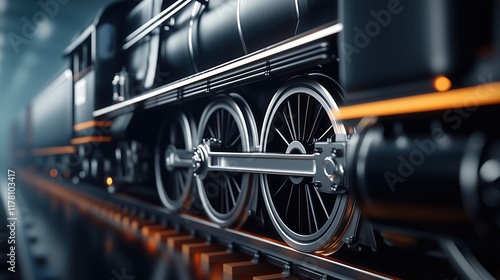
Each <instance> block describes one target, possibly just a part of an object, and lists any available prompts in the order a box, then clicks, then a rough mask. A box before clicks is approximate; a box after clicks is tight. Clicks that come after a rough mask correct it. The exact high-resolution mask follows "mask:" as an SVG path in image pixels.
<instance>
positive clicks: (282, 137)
mask: <svg viewBox="0 0 500 280" xmlns="http://www.w3.org/2000/svg"><path fill="white" fill-rule="evenodd" d="M274 130H276V132H278V134H279V135H280V136H281V139H283V141H285V143H286V145H287V146H288V145H290V143H289V142H288V141H287V140H286V139H285V136H283V134H281V132H280V131H279V130H278V129H277V128H276V127H274Z"/></svg>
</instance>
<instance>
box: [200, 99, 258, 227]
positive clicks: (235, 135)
mask: <svg viewBox="0 0 500 280" xmlns="http://www.w3.org/2000/svg"><path fill="white" fill-rule="evenodd" d="M198 141H199V143H200V144H201V143H204V142H207V141H209V142H210V149H211V151H213V152H238V153H240V152H252V151H255V143H256V142H257V139H256V126H255V121H254V119H253V116H252V114H251V111H250V109H249V107H248V105H247V103H246V102H245V101H244V100H243V99H242V98H241V97H240V96H239V95H236V94H231V95H230V96H225V95H224V96H223V95H221V96H218V97H216V98H215V99H214V100H213V101H212V102H211V103H210V104H208V106H207V107H206V108H205V110H204V111H203V114H202V116H201V119H200V126H199V134H198ZM254 176H255V175H253V174H248V173H236V172H219V171H209V172H206V174H198V176H197V177H196V182H197V185H198V192H199V194H200V197H201V202H202V204H203V208H204V209H205V211H206V213H207V215H208V217H209V218H210V219H211V220H212V221H213V222H215V223H217V224H218V225H220V226H236V227H237V226H239V225H241V224H242V222H243V221H244V220H245V219H246V216H247V212H248V207H249V201H250V199H251V196H252V194H253V191H254V186H253V184H254V183H255V181H256V180H255V178H254Z"/></svg>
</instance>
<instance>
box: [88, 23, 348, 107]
mask: <svg viewBox="0 0 500 280" xmlns="http://www.w3.org/2000/svg"><path fill="white" fill-rule="evenodd" d="M342 29H343V25H342V23H335V24H332V25H329V26H327V27H325V28H323V29H321V30H318V31H316V32H313V33H310V34H307V35H304V36H302V37H299V38H297V39H295V40H292V41H288V42H286V43H282V44H278V45H276V46H274V47H270V48H266V49H263V50H261V51H257V52H255V53H252V54H250V55H245V56H242V57H240V58H237V59H235V60H232V61H229V62H227V63H224V64H221V65H219V66H216V67H214V68H211V69H209V70H207V71H204V72H200V73H198V74H195V75H193V76H190V77H188V78H185V79H182V80H180V81H178V82H174V83H171V84H168V85H165V86H162V87H160V88H157V89H154V90H152V91H151V92H148V93H145V94H142V95H140V96H136V97H134V98H131V99H128V100H125V101H123V102H120V103H117V104H113V105H111V106H108V107H104V108H102V109H99V110H96V111H94V112H93V113H92V115H93V116H94V117H98V116H102V115H105V114H108V113H111V112H113V111H115V110H118V109H121V108H125V107H127V106H130V105H134V104H137V103H139V102H142V101H144V100H147V99H149V98H152V97H155V96H158V95H161V94H163V93H165V92H169V91H173V90H177V89H179V88H182V87H185V86H187V85H190V84H192V83H196V82H199V81H203V80H206V79H209V78H212V77H214V76H216V75H219V74H222V73H224V72H227V71H231V70H234V69H236V68H238V67H242V66H245V65H247V64H250V63H252V62H256V61H258V60H261V59H266V58H269V57H271V56H273V55H276V54H279V53H282V52H285V51H287V50H290V49H293V48H297V47H300V46H303V45H306V44H308V43H311V42H314V41H317V40H321V39H323V38H326V37H328V36H332V35H334V34H337V33H339V32H340V31H342Z"/></svg>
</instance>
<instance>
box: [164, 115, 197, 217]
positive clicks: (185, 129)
mask: <svg viewBox="0 0 500 280" xmlns="http://www.w3.org/2000/svg"><path fill="white" fill-rule="evenodd" d="M193 130H194V124H193V122H192V120H191V118H190V117H188V115H187V114H185V113H176V114H174V116H173V117H171V118H169V119H168V120H167V122H166V123H165V124H164V126H163V127H162V130H161V132H160V135H159V137H158V142H157V145H156V151H155V173H156V185H157V187H158V194H159V196H160V199H161V201H162V203H163V205H164V206H165V207H166V208H167V209H168V210H170V211H172V212H175V211H179V210H181V209H187V208H188V206H189V202H190V201H189V200H188V199H187V198H188V195H189V192H190V189H191V185H192V178H193V169H192V168H185V167H176V168H171V167H169V166H167V163H166V158H167V154H168V153H170V152H171V151H172V149H178V150H186V149H188V150H190V149H192V147H193Z"/></svg>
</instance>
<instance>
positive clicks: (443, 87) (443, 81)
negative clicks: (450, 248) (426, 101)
mask: <svg viewBox="0 0 500 280" xmlns="http://www.w3.org/2000/svg"><path fill="white" fill-rule="evenodd" d="M434 88H435V89H436V90H437V91H447V90H449V89H450V88H451V81H450V79H448V78H447V77H445V76H437V77H436V79H434Z"/></svg>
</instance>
